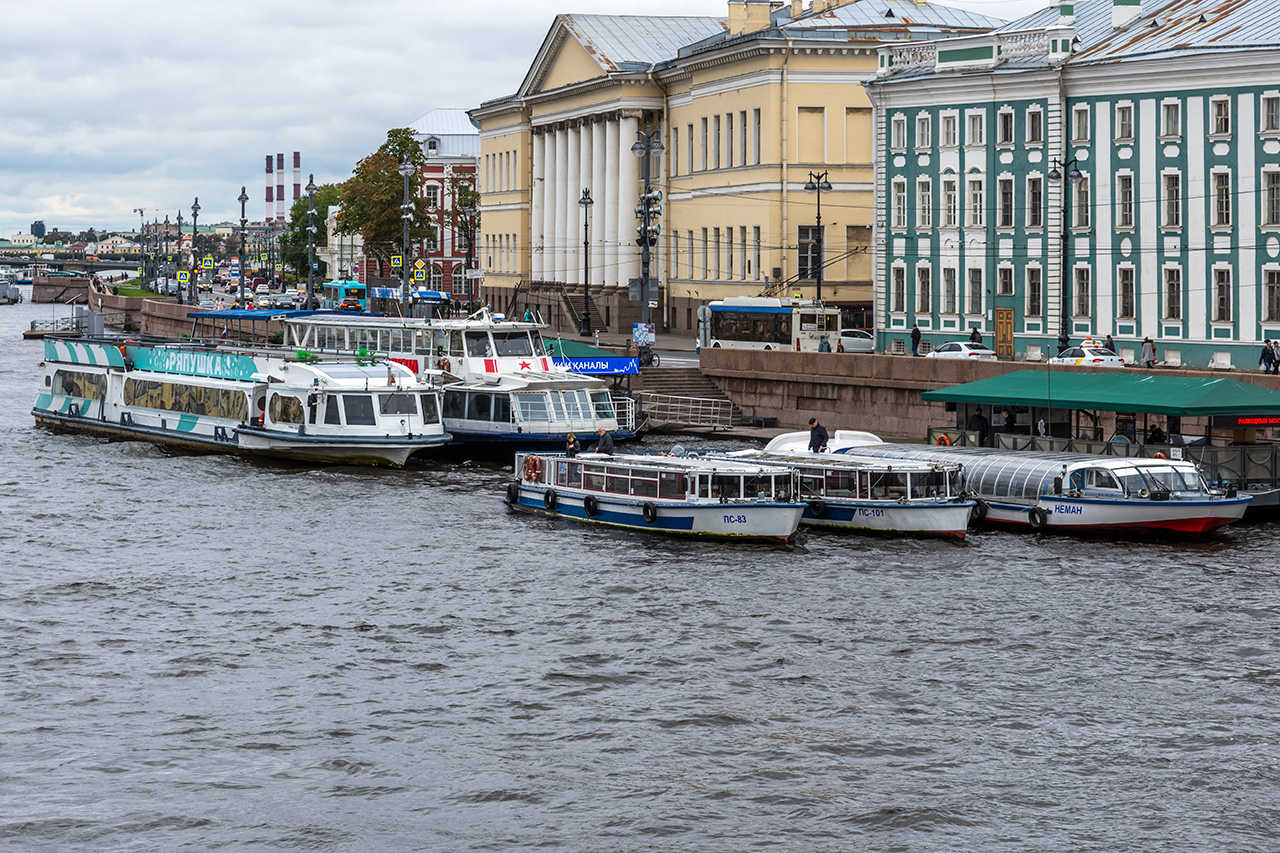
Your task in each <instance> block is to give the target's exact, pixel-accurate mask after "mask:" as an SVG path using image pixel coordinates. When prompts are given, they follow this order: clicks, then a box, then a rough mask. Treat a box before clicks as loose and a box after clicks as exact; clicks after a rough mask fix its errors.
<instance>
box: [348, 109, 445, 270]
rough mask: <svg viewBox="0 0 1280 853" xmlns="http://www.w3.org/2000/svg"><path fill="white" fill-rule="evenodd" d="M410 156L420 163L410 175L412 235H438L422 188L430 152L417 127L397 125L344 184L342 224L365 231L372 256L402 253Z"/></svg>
mask: <svg viewBox="0 0 1280 853" xmlns="http://www.w3.org/2000/svg"><path fill="white" fill-rule="evenodd" d="M406 158H407V159H408V160H409V162H410V163H412V164H413V165H414V166H415V167H417V168H416V170H415V171H414V173H413V175H412V176H411V177H410V178H409V202H410V204H411V205H412V206H413V210H412V214H413V219H412V221H411V222H410V224H409V240H410V242H418V241H419V240H428V239H430V238H431V237H433V236H434V233H435V229H434V228H433V227H432V226H431V224H430V223H429V222H428V220H427V208H426V200H425V199H423V198H422V197H421V192H420V186H421V183H422V167H423V166H425V165H426V156H425V155H424V154H423V152H422V145H421V144H420V143H419V142H418V140H417V139H416V138H415V137H414V135H413V131H412V130H410V129H409V128H407V127H402V128H395V129H392V130H389V131H387V141H386V142H384V143H382V146H381V147H380V148H378V150H377V151H375V152H373V153H372V154H370V155H369V156H367V157H365V158H364V159H363V160H361V161H360V162H359V163H357V164H356V168H355V171H354V172H353V173H352V175H351V177H350V178H348V179H347V180H346V181H345V182H344V183H343V184H342V192H341V204H342V208H341V210H339V211H338V228H339V229H341V230H342V231H344V232H347V233H355V234H359V235H360V237H361V238H362V239H363V240H364V251H365V254H367V255H372V256H375V257H379V258H382V259H384V260H385V259H388V258H390V257H391V256H392V255H398V254H400V250H401V248H400V247H401V241H402V239H403V227H402V226H403V221H402V220H401V218H400V216H401V213H402V211H401V209H400V205H401V204H402V203H403V200H404V178H403V177H402V176H401V175H400V173H399V171H398V170H399V168H400V164H401V163H402V162H403V161H404V160H405V159H406ZM408 260H409V259H408V258H406V259H405V263H408Z"/></svg>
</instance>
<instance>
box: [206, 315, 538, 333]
mask: <svg viewBox="0 0 1280 853" xmlns="http://www.w3.org/2000/svg"><path fill="white" fill-rule="evenodd" d="M218 313H219V312H213V311H210V312H206V314H205V315H203V316H208V315H209V314H214V315H217V314H218ZM223 313H225V312H223ZM244 313H246V314H250V315H254V314H259V313H267V312H259V311H247V312H244ZM280 313H283V314H286V315H288V316H286V317H284V319H285V320H287V321H288V322H289V323H290V324H293V325H306V326H362V327H367V328H376V329H407V328H415V329H426V330H428V331H441V330H444V331H448V330H454V329H461V330H463V331H477V332H478V331H527V330H537V329H542V328H544V325H543V324H542V323H532V322H527V321H525V320H507V319H504V318H501V317H498V318H489V319H479V318H462V317H456V318H448V317H443V318H431V319H428V318H426V317H390V316H380V315H377V314H351V313H344V312H340V311H324V312H321V311H292V312H289V311H285V312H280Z"/></svg>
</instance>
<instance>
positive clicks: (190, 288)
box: [187, 196, 200, 305]
mask: <svg viewBox="0 0 1280 853" xmlns="http://www.w3.org/2000/svg"><path fill="white" fill-rule="evenodd" d="M199 216H200V197H199V196H196V200H195V201H193V202H192V203H191V278H190V280H188V282H187V300H188V301H189V302H190V303H191V304H192V305H195V304H196V302H198V301H199V296H198V294H199V288H197V287H196V280H197V276H199V275H200V259H199V258H198V257H197V256H196V219H197V218H198V217H199Z"/></svg>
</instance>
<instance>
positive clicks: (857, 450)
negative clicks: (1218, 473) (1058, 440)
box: [836, 444, 1196, 474]
mask: <svg viewBox="0 0 1280 853" xmlns="http://www.w3.org/2000/svg"><path fill="white" fill-rule="evenodd" d="M836 454H838V455H845V456H855V457H858V456H862V457H872V458H892V459H921V460H929V461H936V462H957V463H959V464H961V465H963V466H964V469H965V471H966V472H968V473H969V474H973V473H974V472H976V471H980V470H985V469H987V468H991V467H998V466H1005V465H1016V466H1018V467H1019V468H1020V469H1022V470H1024V471H1028V472H1030V471H1043V472H1054V473H1059V472H1061V471H1062V469H1063V467H1066V468H1067V470H1069V471H1070V470H1074V469H1076V468H1106V469H1107V470H1112V471H1114V470H1119V469H1123V468H1157V469H1159V468H1170V467H1174V468H1178V469H1181V470H1186V469H1195V467H1196V466H1195V463H1194V462H1191V461H1188V460H1181V459H1150V458H1147V457H1145V456H1095V455H1093V454H1091V453H1066V452H1061V453H1053V452H1045V453H1040V452H1037V453H1025V452H1022V451H1018V450H999V449H997V448H993V447H937V446H935V445H932V444H869V445H862V446H859V447H851V448H848V449H847V450H837V451H836Z"/></svg>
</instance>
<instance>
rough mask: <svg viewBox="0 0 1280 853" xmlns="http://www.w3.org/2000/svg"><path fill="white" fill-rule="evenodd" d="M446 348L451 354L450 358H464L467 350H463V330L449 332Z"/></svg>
mask: <svg viewBox="0 0 1280 853" xmlns="http://www.w3.org/2000/svg"><path fill="white" fill-rule="evenodd" d="M445 347H446V349H447V350H448V352H449V357H450V358H460V357H461V356H462V354H463V353H464V352H465V350H463V348H462V330H461V329H451V330H449V338H448V341H447V342H446V344H445Z"/></svg>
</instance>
